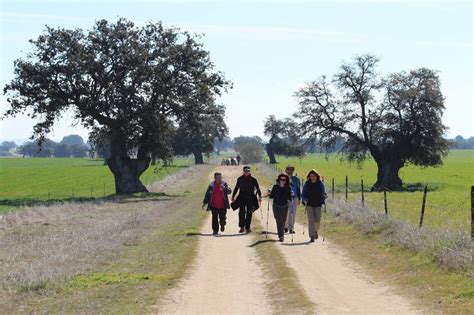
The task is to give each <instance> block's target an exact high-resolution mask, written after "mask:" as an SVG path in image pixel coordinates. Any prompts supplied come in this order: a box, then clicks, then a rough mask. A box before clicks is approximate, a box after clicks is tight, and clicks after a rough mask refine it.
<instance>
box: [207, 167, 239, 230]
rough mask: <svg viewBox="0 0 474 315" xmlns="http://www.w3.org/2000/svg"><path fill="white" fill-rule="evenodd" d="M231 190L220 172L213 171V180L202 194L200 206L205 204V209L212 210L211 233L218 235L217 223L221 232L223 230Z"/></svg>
mask: <svg viewBox="0 0 474 315" xmlns="http://www.w3.org/2000/svg"><path fill="white" fill-rule="evenodd" d="M231 192H232V190H231V189H230V188H229V186H228V185H227V183H226V182H224V181H223V180H222V174H221V173H214V180H213V181H212V182H211V184H210V185H209V187H208V188H207V190H206V194H205V195H204V200H203V202H202V208H203V209H204V207H205V206H206V204H207V211H209V210H211V212H212V232H213V233H212V234H213V235H214V236H217V235H218V232H219V225H220V226H221V232H224V231H225V224H226V216H227V209H229V208H230V204H229V197H228V195H229V194H230V193H231Z"/></svg>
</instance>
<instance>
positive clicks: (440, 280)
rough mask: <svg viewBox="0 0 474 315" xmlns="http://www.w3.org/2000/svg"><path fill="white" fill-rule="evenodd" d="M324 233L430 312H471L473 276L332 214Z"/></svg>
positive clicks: (369, 270) (362, 264)
mask: <svg viewBox="0 0 474 315" xmlns="http://www.w3.org/2000/svg"><path fill="white" fill-rule="evenodd" d="M299 215H301V216H303V215H304V213H303V211H300V213H299ZM323 234H324V235H325V237H326V238H327V239H328V240H330V241H331V242H333V243H335V244H337V245H338V246H341V247H342V248H343V249H344V250H345V251H346V252H347V253H348V254H349V256H350V257H351V258H352V259H353V260H354V261H356V262H357V263H359V264H360V265H361V266H362V267H363V269H364V270H365V271H366V272H367V273H368V274H369V275H371V276H373V277H374V278H375V279H376V280H378V281H382V282H385V283H388V284H390V285H394V286H395V287H396V288H397V290H398V292H399V293H400V294H401V295H405V296H407V297H411V298H413V297H414V298H416V300H417V301H418V302H419V304H420V306H422V307H423V308H428V310H429V311H430V312H441V313H444V314H474V279H473V278H472V277H470V276H469V275H467V274H463V273H457V272H451V271H449V270H446V269H445V268H442V267H439V266H438V265H436V264H435V263H433V262H432V261H430V260H428V259H425V258H424V257H422V256H420V255H418V254H416V253H414V252H411V251H408V250H405V249H401V248H400V247H398V246H392V245H390V244H385V243H384V242H383V241H382V240H380V239H378V238H377V237H376V236H374V235H364V234H363V233H362V232H360V231H358V230H356V229H355V228H354V227H353V226H351V225H348V224H344V223H341V222H339V220H337V218H334V217H329V216H328V217H327V218H326V223H325V229H324V230H323Z"/></svg>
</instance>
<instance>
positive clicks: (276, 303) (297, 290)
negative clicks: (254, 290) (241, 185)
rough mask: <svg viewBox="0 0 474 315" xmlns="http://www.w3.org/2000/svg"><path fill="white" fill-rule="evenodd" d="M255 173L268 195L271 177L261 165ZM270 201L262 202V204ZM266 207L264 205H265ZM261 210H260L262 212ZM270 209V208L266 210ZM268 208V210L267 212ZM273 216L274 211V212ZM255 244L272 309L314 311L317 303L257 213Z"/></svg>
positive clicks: (255, 167)
mask: <svg viewBox="0 0 474 315" xmlns="http://www.w3.org/2000/svg"><path fill="white" fill-rule="evenodd" d="M253 168H254V174H255V176H256V177H257V178H258V180H259V183H260V186H261V188H262V193H263V195H266V193H265V190H266V187H269V185H270V183H271V181H270V180H268V179H267V178H266V177H265V176H263V174H262V173H261V172H260V171H259V166H254V167H253ZM264 204H266V201H264V202H263V203H262V206H263V205H264ZM262 210H264V209H262ZM258 211H259V210H257V212H258ZM265 211H266V210H265ZM265 211H264V212H265ZM270 219H273V215H272V214H270ZM254 222H256V223H257V224H254V226H255V227H256V228H254V233H255V236H254V241H255V242H254V245H253V247H254V248H255V251H256V253H257V257H258V259H259V263H260V265H261V266H262V270H263V271H264V273H265V278H266V279H267V281H266V292H267V294H268V297H269V300H270V301H271V303H272V311H273V313H275V314H284V313H286V314H288V313H296V314H314V312H315V305H314V303H313V302H312V301H311V300H310V299H309V297H308V296H307V295H306V293H305V292H304V290H302V289H301V285H300V284H299V281H298V277H297V275H296V272H295V271H294V270H293V269H291V268H290V267H289V266H288V263H287V261H286V259H285V257H284V256H283V253H282V252H281V251H280V250H279V249H278V246H277V243H278V242H277V241H276V240H272V239H266V238H265V234H262V233H264V232H265V228H264V227H263V224H264V223H263V222H261V221H260V219H259V218H258V214H257V213H256V215H254Z"/></svg>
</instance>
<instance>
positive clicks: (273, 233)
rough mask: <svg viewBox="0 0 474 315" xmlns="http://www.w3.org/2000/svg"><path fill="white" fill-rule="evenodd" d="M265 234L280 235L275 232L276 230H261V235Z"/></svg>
mask: <svg viewBox="0 0 474 315" xmlns="http://www.w3.org/2000/svg"><path fill="white" fill-rule="evenodd" d="M265 234H268V235H278V233H275V232H268V231H262V232H260V235H265Z"/></svg>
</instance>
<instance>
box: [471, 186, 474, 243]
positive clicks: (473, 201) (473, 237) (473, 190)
mask: <svg viewBox="0 0 474 315" xmlns="http://www.w3.org/2000/svg"><path fill="white" fill-rule="evenodd" d="M471 241H473V242H474V186H471Z"/></svg>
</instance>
